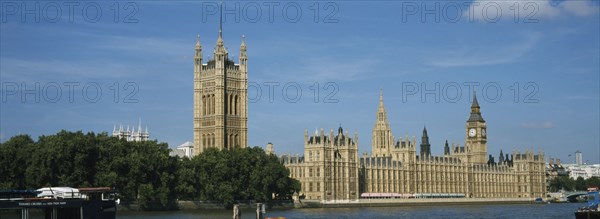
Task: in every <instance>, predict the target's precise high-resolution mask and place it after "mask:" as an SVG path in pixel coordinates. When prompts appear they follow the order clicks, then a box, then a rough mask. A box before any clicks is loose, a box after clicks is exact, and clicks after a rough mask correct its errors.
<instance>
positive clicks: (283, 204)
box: [117, 200, 294, 211]
mask: <svg viewBox="0 0 600 219" xmlns="http://www.w3.org/2000/svg"><path fill="white" fill-rule="evenodd" d="M256 203H257V202H255V201H248V202H242V203H238V204H239V206H240V209H254V210H256ZM266 204H267V208H268V209H292V208H294V203H293V201H292V200H273V201H269V202H267V203H266ZM223 209H227V208H226V206H225V205H223V204H221V203H217V202H210V201H177V209H173V210H164V211H177V210H223ZM117 210H118V211H140V208H139V205H138V204H137V203H136V202H131V203H121V204H120V205H118V206H117Z"/></svg>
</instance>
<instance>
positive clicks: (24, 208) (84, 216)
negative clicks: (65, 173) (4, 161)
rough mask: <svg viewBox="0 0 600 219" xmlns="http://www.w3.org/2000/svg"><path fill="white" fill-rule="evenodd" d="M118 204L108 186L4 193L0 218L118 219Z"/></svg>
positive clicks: (50, 188)
mask: <svg viewBox="0 0 600 219" xmlns="http://www.w3.org/2000/svg"><path fill="white" fill-rule="evenodd" d="M117 203H118V200H116V191H114V190H113V189H112V188H108V187H100V188H79V189H76V188H69V187H48V188H41V189H38V190H0V218H11V217H14V216H18V218H22V219H29V218H30V217H35V218H39V216H37V215H41V217H42V218H44V219H59V218H60V219H114V218H115V217H116V211H117V207H116V204H117ZM5 216H8V217H5Z"/></svg>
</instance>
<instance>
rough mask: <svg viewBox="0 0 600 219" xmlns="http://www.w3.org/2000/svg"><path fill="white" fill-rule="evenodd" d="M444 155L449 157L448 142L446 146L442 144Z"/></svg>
mask: <svg viewBox="0 0 600 219" xmlns="http://www.w3.org/2000/svg"><path fill="white" fill-rule="evenodd" d="M444 155H450V147H448V140H446V144H444Z"/></svg>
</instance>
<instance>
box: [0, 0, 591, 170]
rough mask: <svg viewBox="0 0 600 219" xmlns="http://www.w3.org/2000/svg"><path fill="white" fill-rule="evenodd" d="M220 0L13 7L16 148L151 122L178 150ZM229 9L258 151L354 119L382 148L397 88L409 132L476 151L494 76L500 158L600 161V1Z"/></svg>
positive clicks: (2, 44) (5, 78) (395, 120)
mask: <svg viewBox="0 0 600 219" xmlns="http://www.w3.org/2000/svg"><path fill="white" fill-rule="evenodd" d="M36 4H38V5H37V6H36ZM216 5H217V3H216V2H201V1H139V2H132V3H129V4H128V3H126V2H120V1H119V2H118V3H116V2H114V1H97V2H94V1H89V2H80V3H79V5H70V3H66V2H52V1H50V2H47V1H39V2H36V1H27V2H21V1H18V2H10V1H3V2H2V5H1V6H2V8H0V19H2V20H1V23H0V24H1V26H0V37H1V39H0V73H1V75H0V79H1V81H2V87H1V88H2V89H1V92H2V93H1V96H2V99H1V102H0V103H1V106H0V141H6V140H8V139H9V138H10V137H11V136H13V135H16V134H19V133H27V134H31V135H32V136H33V137H37V136H39V135H48V134H53V133H56V132H57V131H59V130H61V129H66V130H71V131H76V130H83V131H84V132H87V131H94V132H111V131H112V129H113V126H114V125H119V124H123V125H132V126H137V123H138V119H140V118H141V120H142V126H143V127H145V126H148V129H149V131H150V134H151V138H154V139H158V140H159V141H164V142H167V143H169V145H170V146H171V147H176V146H177V145H179V144H181V143H183V142H185V141H191V140H192V109H193V98H192V80H193V74H192V72H193V70H192V67H193V62H192V58H193V52H194V51H193V50H194V44H195V43H196V35H197V34H200V38H201V43H202V46H203V55H204V59H205V60H206V59H207V58H208V57H209V56H212V50H213V48H214V45H215V43H216V38H217V35H218V20H219V19H218V14H216V13H214V9H215V6H216ZM224 7H225V9H227V10H229V12H227V13H225V14H224V24H223V36H224V41H225V45H226V46H227V48H228V51H229V53H230V54H229V55H230V57H231V58H233V59H234V60H235V59H237V57H238V55H239V45H240V43H241V36H242V35H245V36H246V44H247V46H248V57H249V81H250V84H251V88H250V90H249V96H250V98H251V99H252V100H251V101H250V103H249V121H248V126H249V142H248V143H249V144H250V145H251V146H254V145H259V146H264V145H265V144H266V143H267V142H272V143H273V144H274V145H275V150H276V152H277V153H280V154H282V153H290V154H300V153H302V151H303V142H302V141H303V134H304V130H305V129H308V130H309V133H313V132H314V130H315V129H316V128H319V129H320V128H324V129H325V130H329V129H336V128H337V127H338V126H339V125H340V124H341V125H342V126H343V127H344V128H345V129H346V130H349V131H350V133H353V132H354V131H355V130H356V131H357V132H358V135H359V149H360V151H361V153H362V152H365V151H368V152H370V150H371V149H370V148H371V131H372V128H373V125H374V122H375V113H376V110H377V106H378V100H379V89H380V88H382V89H383V94H384V101H385V106H386V108H387V111H388V119H389V120H390V123H391V127H392V131H393V134H394V135H395V136H396V137H399V136H405V135H409V136H411V138H412V136H416V137H417V138H419V137H420V135H421V131H422V129H423V126H427V130H428V131H429V136H430V142H431V144H432V152H433V153H434V154H441V153H442V152H443V143H444V141H445V140H448V141H449V142H455V143H460V144H461V145H462V144H463V142H464V139H465V121H466V120H467V118H468V116H469V106H470V101H471V98H470V91H471V90H472V89H473V87H470V86H471V85H473V84H478V86H476V87H474V89H475V90H476V92H477V94H478V97H479V98H478V99H479V103H480V105H481V107H482V109H481V110H482V113H483V116H484V118H485V119H486V121H487V125H488V153H491V154H493V155H494V156H496V155H497V154H498V153H499V151H500V149H503V150H504V152H506V151H511V150H513V149H515V150H518V149H521V150H522V151H524V150H525V149H526V148H529V149H534V150H535V151H537V150H544V151H545V153H546V156H547V157H555V158H560V159H562V160H563V162H573V160H574V156H569V154H573V153H574V152H575V151H576V150H580V151H582V152H583V153H584V160H586V161H588V162H590V163H599V162H600V139H599V137H598V136H599V133H600V98H599V93H600V77H599V75H600V61H599V60H600V52H599V51H600V24H599V20H600V13H599V5H598V1H594V2H592V1H584V0H582V1H534V2H527V1H498V2H496V1H475V2H470V1H468V2H447V1H439V2H435V1H428V2H427V3H421V2H420V1H345V2H321V1H319V2H317V1H297V2H294V1H291V2H287V1H286V2H276V1H269V2H265V1H256V2H248V1H240V2H232V1H226V2H225V3H224ZM317 8H318V10H317ZM71 9H72V10H71ZM28 11H29V12H28ZM299 11H301V12H300V13H298V12H299ZM97 12H100V13H101V14H98V13H97ZM498 12H500V13H498ZM115 15H117V16H115ZM258 15H260V16H258ZM236 18H237V20H236ZM36 19H38V20H36ZM275 85H277V86H275ZM36 86H37V87H36ZM269 86H272V87H274V89H273V93H272V95H270V92H269V89H270V87H269ZM436 86H438V87H437V88H436ZM298 87H299V88H300V89H297V88H298ZM317 87H318V89H317ZM257 88H260V91H261V92H260V95H259V92H258V90H257ZM415 88H416V89H417V90H414V89H415ZM499 92H501V93H499ZM284 93H287V95H286V96H284V95H283V94H284ZM317 93H318V94H317ZM59 94H60V95H59ZM297 94H301V95H297ZM270 97H271V98H270ZM36 98H38V99H39V100H38V99H36ZM436 98H437V99H436ZM315 99H316V101H315Z"/></svg>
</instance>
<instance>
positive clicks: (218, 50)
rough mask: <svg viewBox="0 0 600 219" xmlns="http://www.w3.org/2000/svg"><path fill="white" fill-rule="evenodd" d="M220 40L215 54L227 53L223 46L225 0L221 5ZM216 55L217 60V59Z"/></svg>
mask: <svg viewBox="0 0 600 219" xmlns="http://www.w3.org/2000/svg"><path fill="white" fill-rule="evenodd" d="M219 11H220V14H219V38H218V39H217V48H216V49H215V50H216V51H215V52H220V53H226V50H225V46H224V45H223V0H221V4H220V5H219ZM216 58H217V57H216V55H215V59H216Z"/></svg>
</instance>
